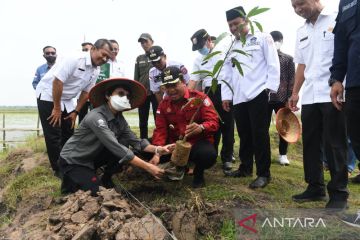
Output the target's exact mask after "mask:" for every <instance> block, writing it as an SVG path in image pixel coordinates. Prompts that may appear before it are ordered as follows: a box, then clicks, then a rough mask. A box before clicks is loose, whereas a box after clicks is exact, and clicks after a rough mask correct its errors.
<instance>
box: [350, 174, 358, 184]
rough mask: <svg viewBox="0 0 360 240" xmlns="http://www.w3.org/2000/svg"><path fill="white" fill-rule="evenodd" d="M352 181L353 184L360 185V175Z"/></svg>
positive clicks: (351, 179)
mask: <svg viewBox="0 0 360 240" xmlns="http://www.w3.org/2000/svg"><path fill="white" fill-rule="evenodd" d="M350 181H351V182H352V183H360V174H358V175H356V176H355V177H353V178H350Z"/></svg>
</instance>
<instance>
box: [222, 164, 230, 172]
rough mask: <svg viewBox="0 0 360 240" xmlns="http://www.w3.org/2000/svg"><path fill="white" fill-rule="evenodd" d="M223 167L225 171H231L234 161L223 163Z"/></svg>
mask: <svg viewBox="0 0 360 240" xmlns="http://www.w3.org/2000/svg"><path fill="white" fill-rule="evenodd" d="M222 169H223V170H224V171H230V170H231V169H232V163H231V162H224V163H223V165H222Z"/></svg>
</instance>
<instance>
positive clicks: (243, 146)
mask: <svg viewBox="0 0 360 240" xmlns="http://www.w3.org/2000/svg"><path fill="white" fill-rule="evenodd" d="M234 118H235V122H236V128H237V131H238V134H239V137H240V149H239V157H240V161H241V163H240V166H239V170H241V171H245V172H247V173H252V170H253V163H254V158H253V157H254V155H255V163H256V175H257V176H260V177H270V164H271V157H270V137H269V121H268V95H267V93H266V92H265V91H263V92H261V93H260V94H259V95H258V96H257V97H256V98H254V99H253V100H251V101H249V102H245V103H240V104H236V105H234Z"/></svg>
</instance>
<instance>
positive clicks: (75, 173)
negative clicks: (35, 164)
mask: <svg viewBox="0 0 360 240" xmlns="http://www.w3.org/2000/svg"><path fill="white" fill-rule="evenodd" d="M102 166H105V167H104V173H103V175H102V178H101V179H100V178H99V177H98V176H97V174H96V170H97V169H98V168H100V167H102ZM59 167H60V171H61V173H62V174H63V180H62V184H61V193H64V194H65V193H74V192H76V191H78V190H84V191H88V190H90V191H91V194H92V195H93V196H96V195H97V192H98V191H99V187H100V186H101V185H102V184H103V181H104V179H106V180H108V179H111V176H112V175H113V174H115V173H118V172H120V171H121V170H122V165H121V164H119V159H118V158H117V157H116V156H115V155H113V154H112V153H111V152H110V151H109V150H107V149H106V148H104V150H103V151H102V152H101V153H100V154H98V156H97V157H96V160H95V162H94V167H95V169H91V168H89V167H85V166H81V165H76V164H68V163H67V162H66V161H65V160H64V159H62V158H61V157H60V158H59Z"/></svg>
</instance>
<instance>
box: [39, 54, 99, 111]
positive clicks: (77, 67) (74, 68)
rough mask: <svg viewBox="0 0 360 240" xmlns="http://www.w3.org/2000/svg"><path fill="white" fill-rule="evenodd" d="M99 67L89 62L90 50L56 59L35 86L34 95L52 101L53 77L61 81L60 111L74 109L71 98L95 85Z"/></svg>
mask: <svg viewBox="0 0 360 240" xmlns="http://www.w3.org/2000/svg"><path fill="white" fill-rule="evenodd" d="M99 72H100V68H99V67H94V66H93V65H92V63H91V57H90V52H88V53H85V54H84V53H81V55H77V56H75V57H73V56H72V57H67V58H64V59H62V60H61V61H56V63H55V65H54V66H53V67H52V68H51V69H50V70H49V71H48V72H47V73H46V74H45V76H44V77H43V78H42V79H41V80H40V82H39V84H38V85H37V87H36V97H37V98H40V100H44V101H49V102H52V101H53V95H52V89H53V81H54V79H55V77H56V78H57V79H59V80H60V81H62V82H63V91H62V94H61V111H64V109H66V111H67V112H71V111H73V110H74V109H75V106H74V103H73V101H72V99H73V98H76V96H77V95H78V94H79V93H81V92H82V91H85V92H89V91H90V89H91V88H92V87H93V86H94V85H95V81H96V79H97V77H98V75H99Z"/></svg>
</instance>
